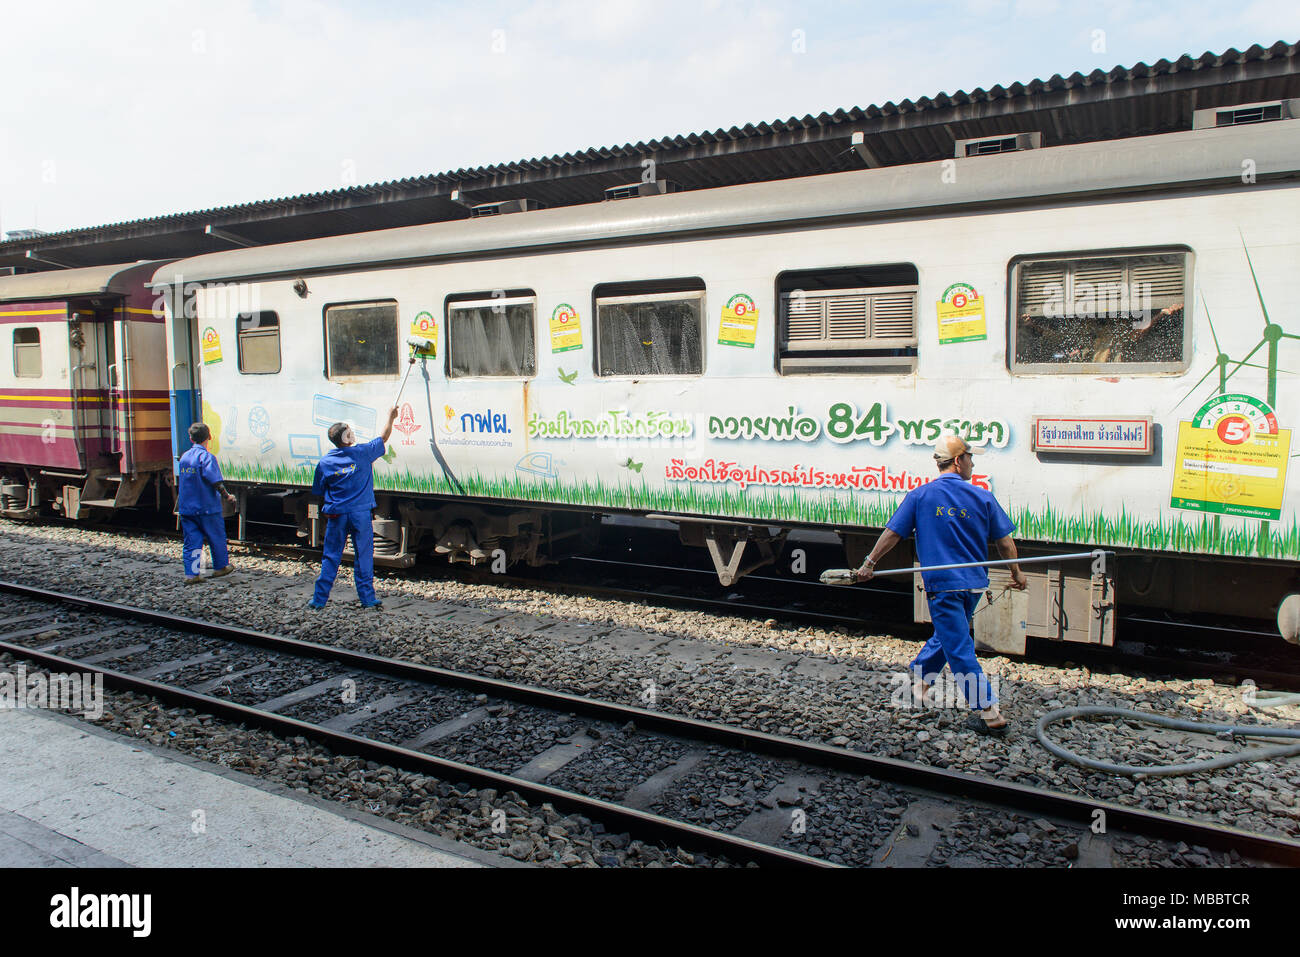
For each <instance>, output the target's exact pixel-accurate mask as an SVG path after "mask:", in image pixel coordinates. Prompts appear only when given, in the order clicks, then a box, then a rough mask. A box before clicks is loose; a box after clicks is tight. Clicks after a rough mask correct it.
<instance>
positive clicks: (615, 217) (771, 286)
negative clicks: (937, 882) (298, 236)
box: [154, 121, 1300, 647]
mask: <svg viewBox="0 0 1300 957" xmlns="http://www.w3.org/2000/svg"><path fill="white" fill-rule="evenodd" d="M1298 171H1300V121H1281V122H1272V123H1264V124H1259V125H1254V126H1248V127H1235V128H1227V129H1203V130H1194V131H1190V132H1180V133H1171V134H1163V135H1157V136H1147V137H1140V138H1132V139H1125V140H1119V141H1109V142H1097V143H1088V144H1083V145H1076V146H1061V147H1054V148H1046V149H1036V150H1030V151H1024V152H1018V153H1010V154H1004V155H997V156H985V157H972V158H965V159H956V160H951V161H945V162H937V163H922V164H916V165H909V166H900V167H888V168H883V169H872V170H865V171H862V172H851V173H838V174H830V175H825V176H817V177H809V178H803V179H793V180H785V181H779V182H769V183H761V184H754V185H745V186H736V187H728V188H720V189H710V190H701V191H695V192H686V193H677V194H669V195H662V196H653V197H647V198H641V199H632V200H625V201H617V202H606V203H603V204H594V205H589V206H577V207H567V208H561V209H554V210H540V211H529V212H523V213H520V214H516V215H506V216H497V217H492V218H479V219H471V220H467V221H458V222H450V223H438V224H432V225H428V226H417V227H406V228H401V229H392V230H385V231H381V232H374V233H367V234H360V235H350V236H340V237H333V238H326V239H319V240H311V241H307V242H298V243H291V244H285V245H281V246H272V247H264V248H250V249H241V250H235V251H230V252H223V253H216V254H212V255H207V256H202V257H198V258H194V259H188V260H183V261H180V262H177V263H174V264H171V265H169V266H167V267H165V268H163V269H161V270H160V271H159V272H158V273H157V274H156V276H155V279H154V282H155V284H156V286H158V287H159V288H160V290H161V291H162V292H163V293H164V294H165V296H166V297H167V301H168V303H169V308H170V309H171V312H172V316H173V318H172V319H171V320H169V321H170V323H171V326H170V328H171V337H170V338H171V342H172V345H173V349H174V352H175V354H174V355H173V356H172V363H173V367H175V368H179V369H182V370H184V369H185V368H187V366H186V364H187V363H188V364H189V366H188V367H191V368H194V369H201V371H202V376H201V379H202V381H201V402H202V409H203V418H204V420H205V421H207V422H208V423H209V424H210V425H211V426H212V427H213V432H214V435H215V436H216V437H217V439H216V442H215V443H214V450H215V451H216V453H217V455H218V458H219V459H220V461H221V464H222V467H223V469H224V470H225V473H226V475H227V477H228V478H229V479H231V480H233V481H234V482H237V483H244V484H245V486H246V487H247V488H250V489H258V490H279V491H280V492H281V493H282V494H283V492H285V491H288V492H296V493H300V492H302V490H304V489H305V488H306V487H307V486H309V485H310V482H311V476H312V467H313V465H314V463H315V461H316V459H317V458H318V457H319V456H320V454H321V453H322V451H323V450H324V448H325V443H326V442H327V440H326V438H325V429H326V428H327V427H328V425H329V424H330V423H331V422H333V421H335V420H347V421H349V422H351V423H352V425H353V427H354V428H355V429H356V431H357V434H358V436H359V437H361V438H363V439H364V438H366V437H369V436H371V435H373V434H375V432H376V430H377V429H378V428H379V423H380V422H381V421H382V418H383V415H384V411H385V409H386V408H387V407H389V406H390V404H391V403H392V401H393V396H394V393H395V391H396V389H397V387H398V383H399V381H400V376H401V375H402V373H403V371H404V369H405V368H406V363H407V357H408V348H407V345H406V343H407V339H408V337H412V336H414V337H419V338H428V339H430V340H433V341H434V342H436V344H437V357H436V359H434V358H421V359H420V360H419V361H418V363H417V366H416V370H415V374H414V375H413V376H412V380H411V383H410V384H409V385H408V386H407V387H406V391H405V393H404V395H403V397H402V402H401V413H400V417H399V419H398V422H397V430H398V431H397V432H396V433H395V434H394V436H393V440H392V442H391V443H390V446H391V447H390V454H389V455H388V456H387V457H386V458H385V459H384V460H383V461H381V462H379V463H378V464H377V468H376V472H375V476H376V486H377V488H379V489H381V490H383V492H384V493H385V494H383V495H382V496H381V504H380V508H379V510H378V515H377V518H376V526H375V527H376V532H377V534H378V535H379V536H380V538H381V539H382V540H383V541H384V542H385V543H386V545H385V548H384V549H383V551H384V552H385V553H386V555H387V559H388V560H389V561H390V562H393V563H396V564H402V563H404V562H407V561H409V559H410V556H411V554H413V553H414V552H415V551H416V550H425V549H429V548H433V549H436V550H437V551H439V552H441V553H443V554H447V555H449V556H450V557H451V558H452V560H469V561H480V560H485V559H487V558H488V557H489V556H491V555H492V554H494V553H495V554H504V555H505V556H507V557H508V558H509V559H510V560H528V561H540V560H542V558H543V557H544V556H545V554H546V550H547V548H549V547H551V546H553V545H555V543H557V542H559V541H560V540H561V539H562V538H564V537H565V536H568V537H570V539H572V537H574V536H579V535H581V534H582V533H583V532H584V531H585V530H587V525H586V523H587V522H588V521H589V520H590V517H591V516H592V515H594V514H610V513H619V514H628V515H637V516H647V517H654V518H658V519H661V520H665V521H671V522H673V523H675V524H677V525H678V526H679V527H680V530H681V533H682V538H683V541H685V542H686V543H688V544H695V545H708V546H709V547H710V549H711V551H712V552H713V555H714V559H715V563H716V565H717V567H718V570H719V574H720V576H721V577H722V579H723V581H724V583H725V582H729V581H731V580H734V578H735V577H737V576H738V575H740V574H743V573H744V572H745V571H747V570H749V568H750V567H755V566H756V565H758V564H761V563H763V562H765V561H771V560H772V557H773V555H774V554H776V553H777V551H778V550H779V546H780V542H781V541H782V539H783V538H784V535H785V533H786V532H787V531H789V530H791V529H796V528H818V529H822V530H826V531H835V532H837V533H839V534H840V535H841V537H842V538H843V539H844V541H845V543H846V545H847V546H848V551H849V553H850V558H851V559H854V560H856V559H857V558H858V557H860V555H861V553H862V550H863V548H864V547H865V545H866V544H867V543H868V542H869V541H870V540H871V538H872V537H873V534H874V533H873V531H872V530H874V529H877V528H879V527H880V526H881V525H882V524H883V523H884V522H885V521H886V520H887V518H888V516H889V515H890V514H891V512H892V510H893V508H894V507H895V505H896V504H897V503H898V502H899V501H900V500H901V498H902V495H903V494H904V493H905V492H906V491H907V490H908V489H910V488H913V487H915V486H916V485H917V484H919V483H921V482H924V481H927V480H929V479H930V478H932V477H933V475H934V474H935V469H934V463H933V461H932V458H931V454H930V449H931V446H932V444H933V442H934V440H935V438H936V437H937V436H938V435H939V434H941V433H943V432H958V433H960V434H962V435H964V436H965V437H967V438H968V440H969V441H970V442H971V444H972V445H975V446H979V447H981V448H983V449H984V450H985V451H986V452H987V453H988V454H987V455H983V456H981V457H980V458H978V459H977V460H976V462H977V467H976V475H975V481H977V482H979V483H981V484H984V485H986V486H987V487H989V488H991V489H992V490H993V491H994V493H995V494H996V495H997V497H998V498H999V500H1000V501H1001V502H1002V503H1003V504H1004V505H1005V506H1006V507H1007V508H1008V509H1009V511H1010V513H1011V515H1012V517H1013V518H1014V519H1015V521H1016V522H1017V524H1018V526H1019V531H1018V533H1017V534H1018V537H1019V538H1020V539H1021V540H1025V541H1028V542H1030V543H1038V544H1041V545H1044V546H1061V545H1066V546H1069V548H1070V549H1071V550H1074V551H1077V550H1078V549H1077V548H1075V546H1088V547H1091V546H1104V547H1107V548H1112V549H1115V550H1117V551H1118V552H1121V553H1123V554H1124V555H1125V556H1126V557H1125V558H1123V559H1121V562H1120V567H1121V573H1120V575H1119V578H1118V580H1116V579H1115V578H1114V571H1115V569H1114V566H1111V567H1109V568H1107V569H1104V570H1102V569H1099V568H1089V567H1088V566H1087V565H1086V563H1085V564H1084V565H1083V566H1079V567H1066V568H1063V569H1057V570H1052V571H1050V572H1043V573H1040V574H1037V575H1035V576H1033V578H1032V581H1033V588H1032V589H1031V591H1030V593H1029V595H1028V597H1027V598H1025V599H1017V601H1021V602H1022V604H1020V605H1019V606H1018V611H1017V614H1016V615H1012V616H1011V617H1012V618H1015V619H1016V621H1014V622H1013V623H1011V624H1010V625H1007V624H1006V623H1005V622H1004V626H1005V627H1009V628H1011V629H1012V631H1013V632H1015V634H1013V635H1012V636H1011V638H1009V639H1006V640H1004V641H1002V642H1001V646H1003V647H1014V646H1016V644H1017V642H1019V643H1021V644H1023V636H1024V634H1025V633H1028V634H1031V635H1043V636H1046V637H1050V638H1063V639H1068V640H1079V641H1092V642H1109V641H1110V638H1111V629H1112V625H1113V621H1114V610H1115V608H1116V602H1117V600H1118V601H1119V602H1120V603H1128V604H1140V605H1154V606H1160V607H1164V608H1177V609H1181V610H1185V611H1200V610H1207V611H1208V610H1213V611H1218V612H1225V613H1230V614H1244V615H1250V616H1255V617H1262V616H1266V615H1269V614H1271V613H1273V611H1274V610H1275V609H1276V608H1277V606H1278V603H1279V602H1280V600H1281V599H1282V598H1283V596H1284V595H1286V594H1287V593H1289V592H1291V591H1295V590H1297V582H1296V577H1297V568H1298V567H1300V566H1298V565H1297V560H1298V559H1300V525H1297V516H1296V508H1295V506H1296V493H1295V490H1294V487H1293V486H1288V472H1289V463H1290V461H1291V460H1292V456H1293V454H1295V453H1293V452H1292V449H1291V430H1292V428H1293V425H1294V423H1295V422H1296V421H1297V420H1298V419H1300V383H1298V382H1297V381H1296V380H1295V377H1294V375H1293V374H1292V373H1291V372H1287V371H1284V370H1288V369H1290V370H1297V369H1300V355H1298V354H1297V353H1300V342H1297V341H1294V340H1295V338H1296V337H1297V336H1298V335H1300V318H1297V316H1296V309H1295V303H1296V302H1297V301H1300V269H1298V268H1297V267H1298V266H1300V237H1298V235H1297V229H1296V225H1295V224H1296V223H1297V222H1298V221H1300V183H1297V178H1296V177H1297V172H1298ZM178 316H179V317H182V318H181V319H177V318H176V317H178ZM189 384H190V383H188V382H184V383H181V382H178V383H175V388H177V389H183V388H185V387H187V386H188V385H189ZM1295 451H1296V453H1300V449H1297V450H1295ZM290 500H291V501H292V502H293V505H292V509H293V510H294V511H295V512H296V514H298V515H299V517H300V520H301V521H302V522H303V525H304V527H307V526H308V525H309V524H310V523H311V515H312V514H314V513H310V512H309V511H308V508H307V503H306V498H305V496H304V495H301V494H295V495H291V496H290ZM318 533H319V530H318V529H316V530H315V531H314V532H313V534H318ZM556 547H558V546H556ZM497 549H500V550H501V552H497ZM901 557H902V558H903V560H906V559H907V557H908V556H907V554H906V552H904V553H903V554H902V556H901ZM747 563H748V566H747ZM1116 588H1118V596H1117V595H1116ZM921 606H922V607H923V603H921ZM1004 617H1006V616H1004ZM990 620H991V619H990ZM1292 637H1294V636H1293V635H1292Z"/></svg>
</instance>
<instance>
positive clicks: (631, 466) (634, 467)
mask: <svg viewBox="0 0 1300 957" xmlns="http://www.w3.org/2000/svg"><path fill="white" fill-rule="evenodd" d="M622 464H623V468H625V469H627V470H628V471H629V472H640V471H641V466H643V465H645V463H644V462H633V461H632V456H630V455H629V456H628V458H627V461H626V462H624V463H622Z"/></svg>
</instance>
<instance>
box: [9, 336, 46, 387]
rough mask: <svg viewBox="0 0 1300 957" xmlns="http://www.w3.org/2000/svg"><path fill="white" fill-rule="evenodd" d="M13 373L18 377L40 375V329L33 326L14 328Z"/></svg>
mask: <svg viewBox="0 0 1300 957" xmlns="http://www.w3.org/2000/svg"><path fill="white" fill-rule="evenodd" d="M14 375H16V376H17V377H18V378H20V379H39V378H40V377H41V330H40V329H38V328H37V327H35V326H27V327H25V328H22V329H15V330H14Z"/></svg>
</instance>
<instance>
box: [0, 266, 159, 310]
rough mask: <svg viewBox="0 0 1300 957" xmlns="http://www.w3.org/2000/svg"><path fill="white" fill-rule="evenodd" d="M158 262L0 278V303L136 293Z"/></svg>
mask: <svg viewBox="0 0 1300 957" xmlns="http://www.w3.org/2000/svg"><path fill="white" fill-rule="evenodd" d="M159 265H161V263H160V262H158V261H157V260H154V261H152V262H138V263H119V264H117V265H114V266H86V267H84V268H81V269H59V270H54V271H52V272H35V273H27V274H25V275H21V276H0V302H40V301H43V300H53V299H79V298H82V297H85V296H104V295H112V296H126V295H129V294H130V293H132V292H135V291H138V290H139V289H140V288H141V286H142V285H143V284H144V283H145V282H146V281H147V280H148V279H149V277H150V276H152V275H153V273H154V272H155V271H156V270H157V269H158V267H159Z"/></svg>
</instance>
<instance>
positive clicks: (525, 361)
mask: <svg viewBox="0 0 1300 957" xmlns="http://www.w3.org/2000/svg"><path fill="white" fill-rule="evenodd" d="M535 313H536V298H535V296H534V295H533V292H532V290H526V294H525V295H522V296H520V295H513V294H510V295H507V296H504V297H502V296H497V297H495V298H489V297H488V296H487V294H480V295H477V296H475V298H472V299H460V298H459V297H453V301H448V303H447V375H448V376H450V377H451V378H453V379H462V378H469V377H484V378H487V377H492V378H515V379H526V378H529V377H531V376H533V375H535V374H536V373H537V348H536V344H535V341H534V335H535V333H534V325H535V323H534V315H535Z"/></svg>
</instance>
